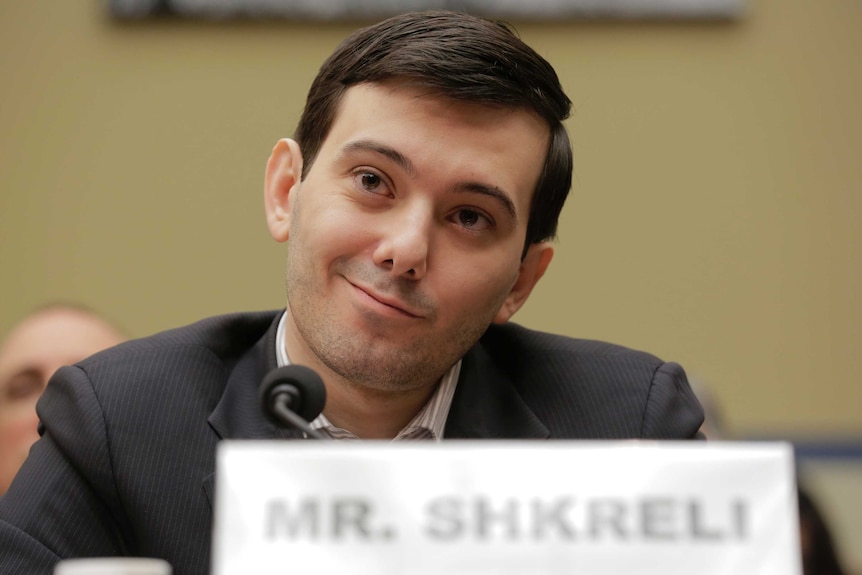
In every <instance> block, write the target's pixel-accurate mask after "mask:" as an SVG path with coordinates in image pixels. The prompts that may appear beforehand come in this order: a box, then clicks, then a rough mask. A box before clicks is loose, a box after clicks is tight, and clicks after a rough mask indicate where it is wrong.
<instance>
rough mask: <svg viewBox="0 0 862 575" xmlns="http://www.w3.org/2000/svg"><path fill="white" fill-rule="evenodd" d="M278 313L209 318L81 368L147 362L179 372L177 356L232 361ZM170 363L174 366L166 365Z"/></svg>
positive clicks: (103, 354)
mask: <svg viewBox="0 0 862 575" xmlns="http://www.w3.org/2000/svg"><path fill="white" fill-rule="evenodd" d="M278 313H279V312H278V311H275V310H273V311H261V312H249V313H234V314H226V315H219V316H214V317H210V318H206V319H203V320H200V321H197V322H195V323H192V324H189V325H186V326H183V327H178V328H174V329H170V330H166V331H162V332H159V333H156V334H154V335H151V336H147V337H143V338H139V339H134V340H131V341H128V342H125V343H122V344H120V345H117V346H115V347H112V348H110V349H107V350H105V351H102V352H100V353H97V354H95V355H93V356H91V357H89V358H87V359H85V360H83V361H81V362H79V363H78V364H77V365H78V366H79V367H80V368H82V369H83V370H84V371H91V370H94V369H97V368H98V367H99V366H100V365H105V364H115V363H123V362H128V361H146V362H149V365H150V366H151V367H153V368H157V367H159V366H163V367H166V368H171V369H177V368H181V367H182V365H176V364H173V362H174V361H175V359H174V358H175V357H177V356H188V357H193V356H196V355H198V356H201V357H211V358H212V359H213V360H216V361H218V360H224V361H230V359H231V358H232V357H236V356H239V355H242V354H244V353H245V352H246V351H248V349H249V348H251V347H252V346H254V345H255V343H257V342H258V341H259V340H260V339H261V338H262V337H263V336H264V335H265V334H266V332H267V330H268V329H269V327H270V326H271V324H272V322H273V321H274V320H275V318H276V316H277V314H278ZM168 363H170V364H172V365H166V364H168ZM163 364H165V365H163Z"/></svg>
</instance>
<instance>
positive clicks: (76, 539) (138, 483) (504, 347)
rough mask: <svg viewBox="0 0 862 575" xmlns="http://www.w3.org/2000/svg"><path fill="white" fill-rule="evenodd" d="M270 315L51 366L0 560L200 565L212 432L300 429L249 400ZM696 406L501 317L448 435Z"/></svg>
mask: <svg viewBox="0 0 862 575" xmlns="http://www.w3.org/2000/svg"><path fill="white" fill-rule="evenodd" d="M278 316H279V314H278V313H277V312H262V313H253V314H236V315H228V316H222V317H216V318H211V319H207V320H204V321H201V322H199V323H196V324H194V325H191V326H188V327H184V328H180V329H176V330H172V331H168V332H164V333H161V334H158V335H155V336H153V337H149V338H145V339H140V340H136V341H132V342H129V343H126V344H123V345H120V346H118V347H115V348H113V349H110V350H107V351H105V352H102V353H99V354H97V355H95V356H93V357H91V358H89V359H86V360H84V361H82V362H81V363H79V364H78V365H76V366H74V367H65V368H62V369H61V370H59V371H58V372H57V374H56V375H55V376H54V378H53V379H52V380H51V382H50V384H49V386H48V388H47V390H46V391H45V394H44V395H43V397H42V399H41V400H40V401H39V405H38V411H39V415H40V418H41V421H42V423H41V429H42V431H43V436H42V439H41V440H40V441H38V442H37V443H36V445H34V447H33V450H32V452H31V454H30V457H29V459H28V460H27V462H26V463H25V465H24V467H23V468H22V470H21V472H20V473H19V475H18V477H17V478H16V480H15V482H14V483H13V485H12V487H11V489H10V490H9V492H8V494H7V495H6V496H5V497H3V498H2V500H0V542H2V544H0V573H4V574H11V573H21V574H26V575H33V574H36V573H45V574H48V573H50V572H51V570H52V568H53V565H54V564H55V563H56V562H57V561H58V560H59V559H62V558H67V557H86V556H109V555H121V554H122V555H135V556H150V557H161V558H164V559H166V560H167V561H169V562H170V563H171V564H172V565H173V567H174V573H175V574H177V575H184V574H190V573H200V574H207V573H208V572H209V561H210V539H211V526H212V502H213V485H214V469H215V447H216V444H217V443H218V442H219V441H220V440H222V439H242V438H278V437H296V436H297V434H296V433H295V432H291V431H284V430H278V429H276V428H275V427H274V426H273V425H271V424H270V423H269V422H268V421H267V420H266V419H265V418H264V417H263V416H262V414H261V412H260V409H259V407H258V402H257V388H258V385H259V383H260V381H261V379H262V378H263V376H264V374H265V373H267V371H269V370H270V369H273V368H274V367H275V366H276V360H275V325H276V324H277V318H278ZM702 419H703V414H702V410H701V408H700V405H699V404H698V402H697V400H696V399H695V397H694V395H693V394H692V391H691V389H690V388H689V386H688V383H687V382H686V378H685V374H684V373H683V371H682V368H680V367H679V366H678V365H676V364H673V363H664V362H662V361H661V360H659V359H657V358H655V357H653V356H651V355H648V354H645V353H641V352H636V351H632V350H629V349H625V348H623V347H619V346H614V345H610V344H606V343H600V342H595V341H585V340H576V339H569V338H564V337H560V336H555V335H550V334H546V333H539V332H535V331H530V330H527V329H525V328H523V327H520V326H517V325H515V324H511V323H510V324H506V325H503V326H492V327H491V328H490V329H489V330H488V331H487V333H486V334H485V335H484V336H483V337H482V339H481V341H480V342H479V343H478V344H477V345H476V346H475V347H474V348H473V349H472V350H470V352H469V353H468V354H467V355H466V356H465V357H464V361H463V364H462V369H461V376H460V379H459V383H458V386H457V388H456V391H455V396H454V399H453V402H452V408H451V411H450V413H449V418H448V420H447V422H446V431H445V437H446V438H447V439H452V438H489V439H493V438H517V439H568V438H574V439H622V438H648V439H682V438H690V437H693V436H695V435H696V433H697V429H698V427H699V426H700V424H701V421H702ZM535 472H536V473H540V471H535Z"/></svg>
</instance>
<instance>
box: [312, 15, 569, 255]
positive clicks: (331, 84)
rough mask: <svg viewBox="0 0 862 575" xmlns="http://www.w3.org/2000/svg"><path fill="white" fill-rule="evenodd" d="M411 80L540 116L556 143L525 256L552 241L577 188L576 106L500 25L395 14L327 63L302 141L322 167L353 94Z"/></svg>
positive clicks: (537, 195) (538, 192)
mask: <svg viewBox="0 0 862 575" xmlns="http://www.w3.org/2000/svg"><path fill="white" fill-rule="evenodd" d="M392 78H409V79H410V80H411V85H413V86H417V87H421V88H427V89H430V90H433V91H435V92H439V93H440V94H442V95H443V96H445V97H448V98H453V99H455V100H464V101H468V102H475V103H478V104H488V105H502V106H506V107H513V108H525V109H528V110H532V111H533V112H535V113H536V114H538V115H539V116H540V117H541V118H543V119H544V120H545V122H547V124H548V126H549V127H550V132H551V137H550V142H549V145H548V150H547V153H546V155H545V164H544V166H543V167H542V172H541V175H540V177H539V181H538V184H537V185H536V189H535V191H534V193H533V198H532V203H531V206H530V219H529V221H528V223H527V237H526V243H525V246H524V250H525V253H526V249H527V247H529V245H530V244H532V243H536V242H541V241H543V240H546V239H551V238H553V237H554V236H555V235H556V232H557V220H558V219H559V216H560V211H561V210H562V209H563V204H564V203H565V201H566V196H568V193H569V188H570V187H571V184H572V148H571V144H570V143H569V136H568V134H567V133H566V128H565V127H564V126H563V123H562V122H563V120H565V119H566V118H567V117H568V116H569V110H570V109H571V101H570V100H569V98H568V97H567V96H566V94H565V92H563V89H562V87H561V86H560V81H559V79H558V78H557V74H556V72H555V71H554V69H553V68H552V67H551V65H550V64H549V63H548V62H547V61H546V60H545V59H544V58H542V57H541V56H539V55H538V54H537V53H536V52H535V51H534V50H533V49H532V48H530V47H529V46H527V45H526V44H525V43H524V42H523V41H521V39H520V38H518V37H517V36H516V35H515V33H514V31H513V30H512V29H511V28H509V27H508V26H507V25H505V24H503V23H500V22H493V21H490V20H486V19H484V18H479V17H476V16H470V15H468V14H463V13H459V12H449V11H427V12H412V13H408V14H402V15H399V16H394V17H392V18H389V19H387V20H384V21H383V22H380V23H378V24H375V25H373V26H369V27H367V28H363V29H361V30H358V31H357V32H355V33H353V34H352V35H351V36H349V37H348V38H347V39H346V40H344V42H342V43H341V45H340V46H339V47H338V48H337V49H336V50H335V52H334V53H333V54H332V55H331V56H330V57H329V58H328V59H327V60H326V62H324V63H323V66H321V68H320V72H319V73H318V75H317V77H316V78H315V80H314V82H313V83H312V85H311V89H310V90H309V92H308V99H307V101H306V104H305V110H304V111H303V114H302V117H301V118H300V121H299V126H298V127H297V130H296V134H295V139H296V140H297V142H298V143H299V145H300V147H301V148H302V151H303V155H304V159H305V164H304V167H303V173H302V177H303V179H304V178H305V177H306V176H307V174H308V170H309V169H310V168H311V166H312V164H313V163H314V160H315V158H316V157H317V154H318V152H319V151H320V147H321V145H322V144H323V141H324V140H325V139H326V136H327V135H328V134H329V131H330V129H331V127H332V123H333V122H334V120H335V115H336V113H337V110H338V107H339V104H340V102H341V99H342V97H343V95H344V93H345V91H346V90H347V89H348V88H349V87H350V86H353V85H356V84H362V83H379V82H384V81H386V80H389V79H392Z"/></svg>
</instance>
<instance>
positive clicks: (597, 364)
mask: <svg viewBox="0 0 862 575" xmlns="http://www.w3.org/2000/svg"><path fill="white" fill-rule="evenodd" d="M481 346H482V347H483V348H484V351H485V352H486V353H487V354H488V355H489V356H490V358H491V361H492V362H493V363H494V365H495V366H497V368H498V369H499V370H500V371H501V372H502V373H504V374H506V376H507V377H508V378H509V379H510V380H511V381H512V384H513V385H514V386H515V388H516V389H517V390H518V393H520V395H521V397H522V398H523V399H524V401H525V402H526V403H527V404H528V405H529V406H530V407H531V409H533V410H534V412H535V413H536V415H537V416H538V417H539V418H540V419H542V420H543V421H544V422H545V423H546V424H547V425H548V426H549V429H551V432H552V435H557V436H566V437H568V436H576V437H596V438H598V437H601V438H614V437H619V438H623V437H650V436H654V435H663V434H665V432H664V430H663V429H662V430H660V431H659V432H655V431H653V429H652V427H653V426H654V425H655V424H654V423H653V421H652V420H653V418H654V417H655V418H658V419H659V420H662V422H661V425H665V421H666V423H667V425H670V426H671V427H676V423H674V421H675V420H676V419H677V418H679V417H682V418H683V419H684V420H685V421H686V422H687V424H686V425H687V426H686V428H685V429H684V430H682V431H679V432H677V431H674V432H673V434H676V435H677V436H679V437H690V436H692V435H693V434H694V433H695V432H696V430H697V427H698V426H699V423H696V420H697V418H698V414H699V411H700V407H699V405H698V404H697V400H696V399H695V398H694V394H693V393H692V392H691V389H690V387H689V384H688V381H687V379H686V375H685V371H684V370H683V369H682V367H681V366H679V365H678V364H676V363H669V362H665V361H663V360H662V359H660V358H658V357H656V356H655V355H653V354H651V353H647V352H644V351H639V350H635V349H631V348H628V347H625V346H621V345H616V344H612V343H607V342H602V341H596V340H589V339H578V338H572V337H566V336H561V335H555V334H550V333H545V332H540V331H535V330H531V329H527V328H525V327H522V326H520V325H517V324H514V323H507V324H504V325H499V326H497V325H495V326H492V327H491V328H490V329H489V330H488V331H487V332H486V333H485V335H484V336H483V337H482V340H481ZM654 412H655V415H653V414H654ZM689 427H693V429H688V428H689ZM666 435H668V436H670V435H671V434H670V433H667V434H666Z"/></svg>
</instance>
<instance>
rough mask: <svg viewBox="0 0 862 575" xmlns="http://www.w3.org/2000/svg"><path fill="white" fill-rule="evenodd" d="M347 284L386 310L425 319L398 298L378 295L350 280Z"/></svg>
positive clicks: (420, 313)
mask: <svg viewBox="0 0 862 575" xmlns="http://www.w3.org/2000/svg"><path fill="white" fill-rule="evenodd" d="M347 283H349V284H350V285H352V286H353V287H354V288H356V290H357V291H358V292H360V295H362V296H364V297H365V298H367V299H368V300H372V301H373V302H374V303H376V304H377V305H379V306H381V307H382V308H384V309H387V310H390V311H391V312H395V313H397V314H399V315H401V316H405V317H409V318H413V319H422V318H423V317H425V316H424V315H423V314H422V312H421V311H420V310H417V309H414V308H413V307H411V306H410V305H409V304H407V303H405V302H404V301H402V300H400V299H398V298H393V297H390V296H387V295H384V294H380V293H377V292H375V291H374V290H372V289H370V288H367V287H363V286H360V285H357V284H355V283H353V282H351V281H350V280H348V282H347Z"/></svg>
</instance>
